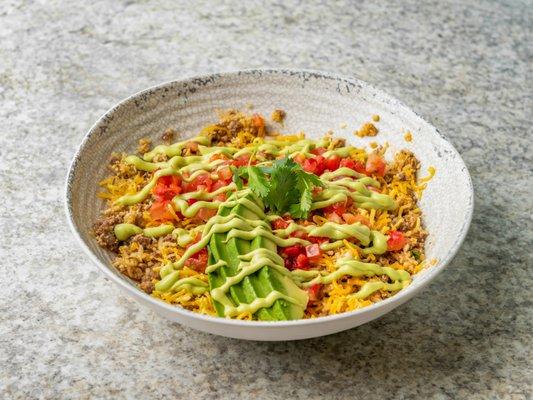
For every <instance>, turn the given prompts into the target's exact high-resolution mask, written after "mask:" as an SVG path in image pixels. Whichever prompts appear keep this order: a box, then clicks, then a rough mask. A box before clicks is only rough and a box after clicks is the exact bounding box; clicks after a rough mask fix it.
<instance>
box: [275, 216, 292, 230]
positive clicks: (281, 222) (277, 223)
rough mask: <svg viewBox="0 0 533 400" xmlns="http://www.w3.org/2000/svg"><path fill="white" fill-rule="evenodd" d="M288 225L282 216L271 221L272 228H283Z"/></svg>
mask: <svg viewBox="0 0 533 400" xmlns="http://www.w3.org/2000/svg"><path fill="white" fill-rule="evenodd" d="M288 226H289V223H288V222H287V221H285V220H284V219H283V218H278V219H276V220H274V221H272V228H273V229H285V228H287V227H288Z"/></svg>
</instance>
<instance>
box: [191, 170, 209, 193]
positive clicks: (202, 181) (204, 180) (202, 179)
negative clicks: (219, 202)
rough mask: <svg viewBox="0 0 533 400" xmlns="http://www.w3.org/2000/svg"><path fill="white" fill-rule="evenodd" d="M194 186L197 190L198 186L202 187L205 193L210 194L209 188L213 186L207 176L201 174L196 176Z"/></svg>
mask: <svg viewBox="0 0 533 400" xmlns="http://www.w3.org/2000/svg"><path fill="white" fill-rule="evenodd" d="M194 184H195V185H196V187H197V188H198V187H200V186H204V187H205V190H206V191H207V192H210V191H211V186H212V185H213V180H212V179H211V177H210V176H209V174H201V175H198V176H197V177H196V178H195V179H194ZM197 190H198V189H197Z"/></svg>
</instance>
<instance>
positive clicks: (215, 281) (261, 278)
mask: <svg viewBox="0 0 533 400" xmlns="http://www.w3.org/2000/svg"><path fill="white" fill-rule="evenodd" d="M245 197H246V199H248V200H250V201H253V202H254V203H255V204H256V205H258V206H260V207H261V208H262V204H261V201H260V200H258V199H257V198H256V197H255V196H254V195H253V194H251V193H250V194H248V195H247V196H245ZM230 214H234V215H236V216H238V217H240V218H242V219H243V220H245V221H246V220H249V221H251V220H260V219H261V217H260V216H259V215H257V214H256V213H255V212H253V211H251V210H250V209H248V208H247V207H245V206H244V205H243V204H242V203H238V204H237V205H234V206H233V207H231V208H230V207H221V208H220V209H219V212H218V215H219V216H228V215H230ZM228 233H229V232H225V233H215V234H214V235H213V236H212V238H211V240H210V242H209V246H208V251H209V264H210V265H213V264H214V263H216V262H218V261H219V260H223V261H224V262H225V265H223V266H220V267H218V268H217V269H216V270H214V271H212V272H210V273H209V286H210V290H211V291H212V290H213V289H215V288H218V287H220V286H222V285H223V284H224V283H225V281H226V279H227V278H230V277H232V276H235V275H237V274H238V273H239V272H240V269H239V266H240V263H241V260H240V259H239V257H240V256H243V255H246V254H248V253H249V252H251V251H254V250H257V249H261V248H265V249H268V250H272V251H274V252H276V250H277V246H276V244H275V243H274V242H273V241H272V240H270V239H268V238H265V237H264V236H257V237H255V238H254V239H253V240H246V239H241V238H238V237H233V238H231V239H230V240H228V241H226V238H227V234H228ZM274 290H276V291H279V292H280V293H282V294H284V295H287V296H291V297H293V296H296V297H298V298H299V299H302V298H306V296H307V295H306V293H305V292H304V291H303V290H301V289H299V288H298V287H297V286H296V285H295V284H294V282H293V281H292V280H291V279H290V277H288V276H286V275H284V274H282V273H280V272H279V271H277V270H276V269H275V268H272V267H270V266H263V267H262V268H261V269H259V270H258V271H255V272H254V273H252V274H250V275H248V276H246V277H244V278H243V279H242V280H241V281H240V282H238V283H237V284H234V285H232V286H231V287H230V288H229V291H228V293H227V296H228V297H229V298H230V299H231V302H232V303H233V306H239V305H241V304H250V303H252V302H253V301H254V300H256V299H261V298H265V297H267V296H268V295H269V294H270V293H271V292H273V291H274ZM213 303H214V306H215V309H216V311H217V314H218V315H219V316H222V317H223V316H225V315H224V311H225V307H224V305H223V304H221V303H219V302H218V301H216V300H214V299H213ZM304 308H305V307H302V305H301V304H296V303H293V302H290V301H287V300H286V299H283V298H282V299H277V300H276V301H274V303H273V304H272V305H271V306H270V307H263V308H259V309H258V310H257V311H256V312H255V314H254V317H255V318H256V319H258V320H262V321H283V320H291V319H299V318H301V317H302V316H303V312H304Z"/></svg>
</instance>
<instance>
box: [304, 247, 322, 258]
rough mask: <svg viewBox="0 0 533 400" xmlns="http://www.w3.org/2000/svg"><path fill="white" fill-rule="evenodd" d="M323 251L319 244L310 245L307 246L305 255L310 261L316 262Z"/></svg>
mask: <svg viewBox="0 0 533 400" xmlns="http://www.w3.org/2000/svg"><path fill="white" fill-rule="evenodd" d="M320 254H321V251H320V246H319V245H318V244H317V243H313V244H310V245H309V246H305V255H306V256H307V258H308V259H310V260H316V259H317V258H319V257H320Z"/></svg>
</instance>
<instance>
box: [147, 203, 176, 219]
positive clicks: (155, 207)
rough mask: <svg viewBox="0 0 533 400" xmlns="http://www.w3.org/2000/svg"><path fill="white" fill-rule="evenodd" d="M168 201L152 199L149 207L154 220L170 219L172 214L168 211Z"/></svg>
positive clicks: (172, 216) (172, 217)
mask: <svg viewBox="0 0 533 400" xmlns="http://www.w3.org/2000/svg"><path fill="white" fill-rule="evenodd" d="M169 206H170V207H171V205H170V201H168V200H165V201H154V202H153V203H152V205H151V207H150V216H151V217H152V219H153V220H155V221H171V220H173V219H174V215H172V213H171V212H170V211H169V209H168V207H169Z"/></svg>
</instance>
